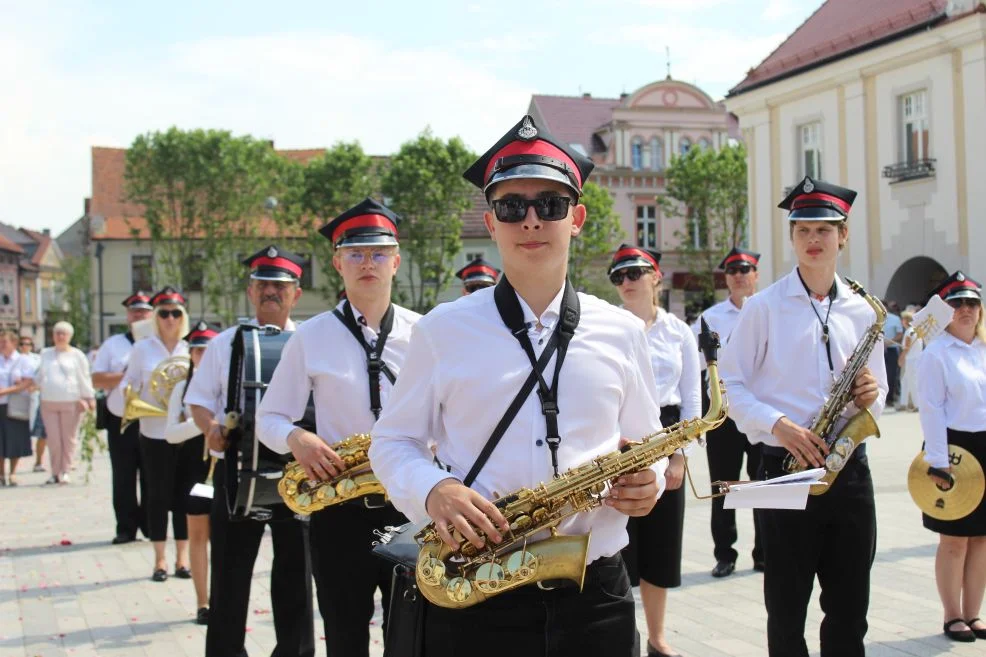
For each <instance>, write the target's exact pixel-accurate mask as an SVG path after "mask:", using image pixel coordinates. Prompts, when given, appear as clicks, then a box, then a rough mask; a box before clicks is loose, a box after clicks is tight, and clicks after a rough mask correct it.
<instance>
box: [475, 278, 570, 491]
mask: <svg viewBox="0 0 986 657" xmlns="http://www.w3.org/2000/svg"><path fill="white" fill-rule="evenodd" d="M493 298H494V300H495V301H496V306H497V310H498V311H499V312H500V318H501V319H502V320H503V323H504V324H505V325H506V327H507V328H508V329H510V332H511V333H512V334H513V336H514V337H515V338H517V340H518V342H520V344H521V347H523V349H524V352H525V353H526V354H527V356H528V358H530V359H531V363H532V365H533V367H532V371H531V374H530V376H528V377H527V380H526V381H524V385H523V386H521V389H520V392H518V393H517V396H516V397H514V400H513V402H511V404H510V406H509V407H508V408H507V412H506V413H504V415H503V418H502V419H501V420H500V422H499V424H497V425H496V428H495V429H494V430H493V433H492V434H491V435H490V438H489V440H487V441H486V445H485V446H483V450H482V451H481V452H480V453H479V456H478V457H477V458H476V462H475V463H474V464H473V466H472V468H471V469H470V470H469V474H467V475H466V478H465V479H464V480H463V482H462V483H463V484H465V485H466V486H470V485H472V482H473V481H475V480H476V477H477V476H478V475H479V472H480V470H482V469H483V466H484V465H486V461H488V460H489V458H490V455H492V454H493V450H494V449H495V448H496V446H497V444H498V443H499V442H500V439H501V438H503V434H504V433H506V431H507V428H508V427H509V426H510V423H511V422H513V420H514V417H516V415H517V413H518V412H519V411H520V407H521V406H523V405H524V402H525V401H527V398H528V397H529V396H530V394H531V391H532V390H533V389H534V386H535V385H537V384H540V387H539V389H538V398H539V399H540V401H541V412H542V413H543V414H544V418H545V424H546V425H547V436H546V440H547V442H548V448H549V449H550V450H551V462H552V466H553V467H554V469H555V474H556V475H557V474H558V446H559V444H560V443H561V437H560V436H559V435H558V433H559V432H558V397H557V395H558V379H559V376H558V375H559V373H560V372H561V366H562V363H563V362H564V360H565V353H566V351H567V350H568V343H569V342H570V341H571V339H572V336H574V335H575V329H576V327H577V326H578V324H579V317H580V315H581V308H580V306H579V298H578V295H577V294H576V292H575V288H573V287H572V284H571V283H570V282H568V281H566V282H565V294H564V296H563V297H562V303H561V308H560V309H559V310H560V318H559V321H558V326H557V327H556V328H555V331H554V332H553V333H552V334H551V339H550V340H549V341H548V344H547V345H546V346H545V348H544V351H543V352H541V357H540V358H538V359H536V360H535V358H534V347H533V345H531V341H530V338H528V337H527V325H526V323H525V322H524V311H523V309H522V308H521V307H520V301H519V300H518V299H517V294H516V292H514V289H513V286H512V285H511V284H510V282H509V281H508V280H507V277H506V276H502V277H501V278H500V282H499V283H497V286H496V289H495V290H493ZM556 349H557V351H558V358H557V360H556V361H555V378H554V380H553V381H552V382H551V386H550V387H549V386H547V385H546V384H545V381H544V377H543V376H542V374H543V372H544V370H545V368H546V367H547V365H548V362H549V361H550V360H551V357H552V355H554V352H555V350H556Z"/></svg>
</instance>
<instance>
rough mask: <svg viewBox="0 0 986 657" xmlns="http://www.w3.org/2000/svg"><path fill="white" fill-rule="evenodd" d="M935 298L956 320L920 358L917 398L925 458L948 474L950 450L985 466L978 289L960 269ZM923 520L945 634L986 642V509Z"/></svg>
mask: <svg viewBox="0 0 986 657" xmlns="http://www.w3.org/2000/svg"><path fill="white" fill-rule="evenodd" d="M933 294H938V295H939V296H941V297H942V298H943V299H945V301H946V302H948V304H949V305H950V306H952V308H954V309H955V316H954V317H953V318H952V321H951V322H950V323H949V325H948V327H947V328H946V330H945V333H944V334H943V335H941V336H939V337H937V338H935V339H934V340H933V341H932V342H931V344H929V345H928V347H927V348H926V349H925V351H924V354H922V356H921V362H920V365H919V366H918V395H917V397H918V405H919V407H920V410H921V429H922V430H923V432H924V443H925V459H926V460H927V462H928V463H929V464H930V465H931V466H933V467H935V468H938V469H940V470H945V471H946V472H949V471H951V469H952V456H951V455H950V454H949V451H950V450H949V447H950V446H958V447H963V448H965V449H967V450H969V452H971V453H972V455H973V456H974V457H976V459H978V460H979V463H981V464H986V328H984V326H983V305H982V296H981V295H982V292H981V286H980V285H979V284H978V283H977V282H976V281H973V280H972V279H971V278H968V277H967V276H965V275H964V274H963V273H962V272H955V273H954V274H952V276H951V277H949V278H947V279H945V281H943V282H942V283H941V285H939V286H938V289H937V290H935V292H934V293H933ZM928 476H930V477H931V478H932V479H933V480H934V481H935V483H936V484H937V485H938V486H940V487H942V488H947V487H948V486H949V483H948V482H947V481H945V480H944V479H943V478H941V477H939V476H935V475H932V474H930V473H929V475H928ZM923 521H924V526H925V527H927V528H928V529H930V530H931V531H933V532H937V533H938V534H939V542H938V553H937V555H936V556H935V580H936V581H937V583H938V595H939V596H941V601H942V606H943V607H944V612H945V613H944V617H945V627H944V631H945V634H946V635H947V636H948V637H949V638H951V639H953V640H956V641H964V642H968V641H975V640H976V639H977V638H979V639H986V623H984V622H983V621H982V620H980V619H979V608H980V606H981V605H982V602H983V593H984V590H986V504H984V503H983V502H980V503H979V506H978V507H977V508H976V509H975V510H974V511H973V512H972V513H970V514H969V515H967V516H966V517H964V518H960V519H958V520H952V521H944V520H936V519H934V518H931V517H930V516H928V515H924V516H923Z"/></svg>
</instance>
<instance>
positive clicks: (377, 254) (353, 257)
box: [342, 249, 394, 265]
mask: <svg viewBox="0 0 986 657" xmlns="http://www.w3.org/2000/svg"><path fill="white" fill-rule="evenodd" d="M393 255H394V254H393V253H387V252H385V251H373V252H372V253H367V252H365V251H353V250H352V249H346V250H345V251H343V252H342V259H343V260H345V261H346V262H348V263H349V264H351V265H362V264H363V263H364V262H366V259H367V257H369V258H370V262H372V263H373V264H374V265H382V264H383V263H385V262H387V260H389V259H390V258H391V257H393Z"/></svg>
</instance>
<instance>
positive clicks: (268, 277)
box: [250, 271, 298, 283]
mask: <svg viewBox="0 0 986 657" xmlns="http://www.w3.org/2000/svg"><path fill="white" fill-rule="evenodd" d="M250 278H252V279H253V280H255V281H283V282H285V283H296V282H297V281H298V279H297V278H296V277H295V276H294V275H292V274H289V273H287V272H277V271H255V272H253V273H252V274H250Z"/></svg>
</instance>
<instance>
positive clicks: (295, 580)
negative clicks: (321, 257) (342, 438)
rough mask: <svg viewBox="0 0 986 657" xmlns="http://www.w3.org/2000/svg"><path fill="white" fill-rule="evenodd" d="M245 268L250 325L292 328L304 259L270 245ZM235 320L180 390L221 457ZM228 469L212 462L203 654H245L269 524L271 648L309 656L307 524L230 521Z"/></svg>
mask: <svg viewBox="0 0 986 657" xmlns="http://www.w3.org/2000/svg"><path fill="white" fill-rule="evenodd" d="M242 264H243V265H244V266H245V267H248V268H249V270H250V279H249V283H248V284H247V290H246V292H247V298H248V299H249V300H250V305H251V307H252V308H253V317H252V318H251V320H250V322H249V323H250V324H252V325H255V326H267V325H272V326H276V327H278V328H280V329H283V330H285V331H294V330H295V329H296V328H297V327H296V325H295V323H294V321H292V320H291V311H292V310H293V309H294V307H295V306H296V305H297V303H298V301H299V299H301V295H302V290H301V276H302V273H303V267H304V266H305V259H304V258H302V257H301V256H299V255H298V254H296V253H292V252H290V251H287V250H286V249H282V248H280V247H278V246H277V245H275V244H271V245H269V246H266V247H264V248H263V249H260V250H259V251H257V252H256V253H254V254H253V255H251V256H249V257H248V258H246V259H244V260H243V262H242ZM236 332H237V327H236V326H231V327H229V328H227V329H226V330H224V331H222V332H221V333H219V335H217V336H216V337H214V338H213V339H212V340H210V341H209V346H208V347H206V350H205V353H204V354H203V355H202V362H201V363H199V367H197V368H196V370H195V374H194V376H192V381H191V383H190V384H189V386H188V390H187V391H186V393H185V403H186V404H187V405H188V406H189V408H190V409H191V413H192V418H193V419H194V420H195V424H196V426H198V428H199V429H200V430H201V431H202V433H203V435H205V438H206V442H207V443H208V444H209V448H210V450H211V453H212V455H213V456H215V457H216V458H219V459H222V458H224V456H225V450H226V448H227V441H226V432H225V429H224V428H223V426H222V424H223V422H222V421H223V416H224V415H225V409H226V404H227V390H228V386H229V378H230V371H229V370H230V362H231V360H232V355H233V339H234V338H235V336H236ZM227 472H228V470H227V468H225V467H223V466H222V463H219V464H217V467H216V468H215V473H214V478H213V486H214V489H213V494H212V507H211V509H210V512H209V529H210V542H211V544H212V552H211V562H210V567H211V577H210V586H209V609H208V618H207V620H208V626H209V627H208V629H207V631H206V635H205V655H206V657H240V656H242V655H245V654H246V648H245V647H244V644H245V641H246V625H247V617H248V616H249V612H250V586H251V583H252V580H253V568H254V563H255V562H256V560H257V554H259V552H260V542H261V540H262V539H263V537H264V533H265V532H266V531H267V528H268V527H269V528H270V534H271V538H272V546H273V548H274V558H273V560H272V563H271V574H270V597H271V608H272V610H273V618H274V634H275V637H276V640H277V646H276V647H275V649H274V654H276V655H281V654H284V655H298V656H299V657H312V656H313V655H314V654H315V634H314V630H313V620H312V619H313V616H314V611H313V609H312V587H311V567H310V559H309V555H308V523H305V522H301V521H299V520H298V519H297V518H296V517H295V516H294V514H291V513H288V512H287V511H288V510H287V509H286V508H283V509H277V510H275V511H274V513H273V514H272V516H271V518H270V519H268V520H266V521H261V520H253V519H243V520H230V517H229V510H228V508H227V504H226V485H227V482H226V477H227Z"/></svg>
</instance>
